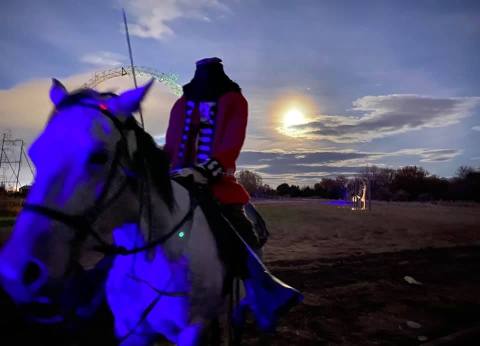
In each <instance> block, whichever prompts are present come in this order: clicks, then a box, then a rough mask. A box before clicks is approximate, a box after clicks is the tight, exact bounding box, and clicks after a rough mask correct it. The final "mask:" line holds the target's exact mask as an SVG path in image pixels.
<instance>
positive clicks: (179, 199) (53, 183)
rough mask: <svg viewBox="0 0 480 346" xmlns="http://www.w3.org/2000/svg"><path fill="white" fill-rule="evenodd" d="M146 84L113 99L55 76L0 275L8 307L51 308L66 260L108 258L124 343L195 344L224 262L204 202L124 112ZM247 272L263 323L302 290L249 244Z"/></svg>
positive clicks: (251, 303)
mask: <svg viewBox="0 0 480 346" xmlns="http://www.w3.org/2000/svg"><path fill="white" fill-rule="evenodd" d="M151 84H152V82H150V83H148V84H147V85H145V86H144V87H141V88H138V89H135V90H131V91H127V92H125V93H123V94H122V95H120V96H116V95H111V94H100V93H97V92H95V91H93V90H89V89H87V90H82V91H79V92H76V93H72V94H69V93H68V92H67V91H66V89H65V88H64V87H63V85H61V83H60V82H58V81H56V80H54V83H53V85H52V88H51V90H50V98H51V100H52V102H53V104H54V106H55V109H54V112H53V113H52V115H51V118H50V120H49V122H48V123H47V125H46V127H45V129H44V131H43V133H42V134H41V135H40V136H39V137H38V139H37V140H36V141H35V142H34V143H33V144H32V146H31V148H30V151H29V153H30V157H31V158H32V161H33V162H34V164H35V166H36V169H37V174H36V177H35V182H34V184H33V186H32V188H31V190H30V193H29V195H28V198H27V200H26V203H25V206H24V209H23V210H22V212H21V213H20V214H19V216H18V218H17V222H16V224H15V226H14V229H13V232H12V235H11V237H10V239H9V240H8V242H7V243H6V245H5V246H4V247H3V249H2V250H1V252H0V283H1V285H2V287H3V289H4V290H5V291H6V292H7V293H8V294H9V296H10V297H11V298H12V299H13V300H14V301H15V302H16V303H17V304H23V305H26V306H28V305H30V304H37V305H45V306H49V305H52V303H53V302H55V303H58V301H57V300H56V299H57V297H56V296H55V294H53V293H52V292H58V291H59V290H60V292H61V291H62V289H64V288H65V289H66V287H69V284H68V282H69V280H71V279H72V277H75V270H74V268H75V264H77V263H79V264H80V265H82V266H83V267H84V268H85V269H89V268H92V267H94V266H95V265H96V264H97V263H98V262H99V261H100V259H101V258H102V257H103V256H104V255H107V256H108V255H115V258H114V261H113V266H112V268H111V270H110V272H109V275H108V279H107V281H106V285H105V287H106V295H107V300H108V303H109V306H110V308H111V310H112V312H113V315H114V319H115V332H116V335H117V337H118V338H119V340H120V342H121V343H122V345H150V344H152V343H153V342H154V341H155V339H156V338H158V336H159V335H160V334H161V335H163V336H165V337H166V338H168V339H169V340H170V341H171V342H173V343H176V344H178V345H179V346H190V345H200V344H202V343H203V341H202V340H203V335H204V331H205V329H206V327H207V326H208V323H209V321H211V320H212V319H213V318H215V317H216V316H218V314H219V312H220V311H221V309H222V307H223V306H224V303H225V294H224V285H225V278H226V271H225V267H224V265H223V263H222V261H221V260H220V259H219V252H218V250H217V249H218V247H217V244H216V240H215V238H214V236H213V234H212V232H211V230H210V228H209V224H208V222H207V220H206V218H205V215H204V213H203V212H202V209H201V208H199V207H198V206H197V205H196V204H195V203H194V199H192V198H191V196H190V194H189V191H187V190H186V189H184V188H183V187H182V186H181V185H179V184H178V183H176V182H174V181H171V180H170V179H169V166H168V165H169V164H168V160H167V159H166V156H165V154H164V153H163V152H162V151H161V150H159V149H158V148H156V146H155V144H154V142H153V139H152V138H151V137H150V136H149V135H147V134H146V133H145V132H144V131H143V130H141V129H140V128H139V127H138V125H137V123H136V122H135V120H134V118H133V116H132V113H133V112H135V111H136V110H138V108H139V106H140V102H141V101H142V99H143V97H144V96H145V94H146V93H147V91H148V89H149V88H150V86H151ZM113 230H115V231H113ZM112 234H113V237H112ZM112 238H113V239H112ZM113 241H114V242H113ZM239 242H240V243H241V244H242V246H245V247H246V248H248V247H247V246H246V245H245V244H244V243H243V242H242V240H241V239H239ZM248 270H249V273H250V274H251V276H250V277H247V278H244V282H245V285H246V289H247V297H246V299H245V300H244V302H243V304H242V305H241V307H242V308H243V307H246V306H247V307H249V308H250V309H251V310H252V312H253V313H254V315H255V317H256V320H257V323H258V325H259V326H260V327H261V328H262V329H271V328H272V326H274V325H275V324H276V319H277V317H278V316H277V314H278V313H279V312H280V311H282V310H285V309H286V308H287V307H289V306H291V305H292V304H295V303H297V302H298V301H299V300H300V299H301V296H300V294H299V293H298V292H297V291H295V290H294V289H292V288H290V287H289V286H286V285H284V284H283V283H281V282H280V281H278V280H277V279H275V278H273V279H272V278H271V277H270V276H268V275H266V273H267V271H266V269H265V267H263V265H262V264H261V263H260V262H259V260H258V258H257V257H256V256H254V255H252V254H251V253H249V257H248ZM257 278H261V280H260V283H258V284H257V283H255V281H256V280H257ZM257 281H258V280H257ZM59 284H60V286H59ZM51 287H55V290H52V289H51ZM59 287H60V289H59ZM62 293H63V296H65V294H68V292H62ZM72 299H73V298H72ZM72 305H73V306H75V304H74V303H72ZM74 311H75V313H76V314H78V315H81V314H85V308H84V307H80V306H79V307H78V308H77V309H76V310H74ZM239 311H242V309H240V310H239ZM239 315H241V313H240V314H239ZM63 318H64V316H62V313H61V312H59V313H58V314H57V315H55V316H50V317H49V320H48V321H47V322H53V323H56V322H58V321H60V322H61V321H62V319H63ZM42 321H44V322H45V319H43V320H42Z"/></svg>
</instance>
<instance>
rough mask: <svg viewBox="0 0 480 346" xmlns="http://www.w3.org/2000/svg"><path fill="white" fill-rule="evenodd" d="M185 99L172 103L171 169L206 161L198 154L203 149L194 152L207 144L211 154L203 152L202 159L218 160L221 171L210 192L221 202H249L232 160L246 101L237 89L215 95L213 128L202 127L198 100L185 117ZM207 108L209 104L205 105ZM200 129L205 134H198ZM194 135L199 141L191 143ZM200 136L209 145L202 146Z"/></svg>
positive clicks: (243, 125) (168, 145)
mask: <svg viewBox="0 0 480 346" xmlns="http://www.w3.org/2000/svg"><path fill="white" fill-rule="evenodd" d="M188 102H190V101H187V99H186V96H185V95H184V96H182V97H181V98H180V99H179V100H177V102H175V105H174V106H173V109H172V111H171V115H170V122H169V125H168V130H167V136H166V144H165V150H166V151H167V152H168V153H169V154H170V157H171V160H172V166H173V168H174V169H179V168H184V167H189V166H194V165H196V164H201V163H204V162H205V161H204V160H202V158H200V157H199V156H200V155H202V153H204V152H203V151H202V152H201V153H200V154H199V155H195V151H196V150H197V151H198V149H200V148H202V147H203V146H208V147H209V148H210V149H211V150H210V152H209V154H210V155H208V153H204V155H206V156H205V157H203V158H206V157H208V158H209V159H213V160H216V161H218V164H219V166H220V167H221V170H222V173H223V174H221V176H220V177H219V179H218V180H216V181H214V182H213V183H212V186H211V188H212V191H213V194H214V195H215V197H217V199H218V200H219V201H220V203H223V204H246V203H247V202H248V201H249V195H248V193H247V191H245V189H244V188H243V187H242V186H241V185H240V184H238V183H237V181H236V179H235V176H234V173H235V169H236V165H235V161H236V160H237V158H238V155H239V154H240V150H241V148H242V145H243V142H244V140H245V132H246V127H247V116H248V104H247V100H246V99H245V98H244V97H243V95H242V94H241V93H240V92H236V91H228V92H226V93H225V94H223V95H221V96H220V97H219V98H218V104H217V112H216V119H215V124H213V125H214V126H212V129H210V128H205V129H203V128H202V126H203V127H205V126H208V125H209V124H208V123H207V124H204V123H202V121H201V119H202V115H201V114H200V113H201V112H200V109H201V107H202V106H203V105H202V104H201V103H199V104H197V105H195V106H194V108H193V112H192V114H191V116H190V117H188V119H186V117H187V113H186V111H185V110H186V109H187V103H188ZM205 103H207V102H205ZM206 107H208V104H206V105H205V108H206ZM205 118H206V117H205ZM190 119H191V120H190ZM186 120H187V121H188V123H189V124H190V126H189V129H188V130H187V131H185V128H186V127H188V125H187V122H186ZM209 120H210V119H209ZM210 121H211V120H210ZM185 132H188V133H185ZM202 132H203V133H204V135H205V137H201V136H198V134H199V133H202ZM192 133H197V136H191V135H190V134H192ZM184 135H187V136H188V138H187V140H183V136H184ZM209 135H210V136H209ZM195 137H197V138H196V140H197V141H198V142H197V143H198V144H196V143H194V142H195V139H193V138H195ZM202 138H204V139H205V140H206V141H211V142H210V143H212V144H211V146H209V145H208V144H206V145H203V143H201V142H200V140H201V139H202ZM182 149H184V150H182Z"/></svg>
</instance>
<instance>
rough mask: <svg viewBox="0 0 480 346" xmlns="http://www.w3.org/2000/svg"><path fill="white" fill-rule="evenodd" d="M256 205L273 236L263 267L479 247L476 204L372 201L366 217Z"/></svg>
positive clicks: (319, 207) (304, 206)
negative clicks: (285, 262) (281, 262)
mask: <svg viewBox="0 0 480 346" xmlns="http://www.w3.org/2000/svg"><path fill="white" fill-rule="evenodd" d="M256 205H257V207H258V209H259V210H260V212H261V214H262V215H263V216H264V217H265V219H266V221H267V224H268V226H269V229H270V231H271V234H272V235H271V239H270V241H269V242H268V244H267V246H266V249H265V259H266V261H267V262H268V261H275V260H286V259H289V260H297V259H310V258H316V259H318V258H328V257H338V256H350V255H362V254H369V253H380V252H394V251H400V250H408V249H421V248H427V247H449V246H457V245H475V244H480V205H474V204H471V205H458V206H457V205H433V204H421V203H388V202H374V203H373V206H372V211H370V212H368V211H352V210H351V209H349V208H345V207H336V206H332V205H327V204H325V201H324V200H291V201H281V202H276V201H261V202H260V201H259V202H258V203H257V204H256Z"/></svg>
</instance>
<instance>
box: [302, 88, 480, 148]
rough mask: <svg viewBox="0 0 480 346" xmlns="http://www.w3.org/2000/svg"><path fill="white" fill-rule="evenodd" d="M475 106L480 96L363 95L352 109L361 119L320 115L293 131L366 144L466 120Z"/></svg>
mask: <svg viewBox="0 0 480 346" xmlns="http://www.w3.org/2000/svg"><path fill="white" fill-rule="evenodd" d="M478 105H480V97H454V98H434V97H427V96H419V95H386V96H365V97H362V98H360V99H357V100H356V101H355V102H354V103H353V110H354V111H357V112H360V113H362V114H364V115H363V116H360V117H352V116H337V115H321V116H318V117H317V118H316V119H315V121H312V122H309V123H306V124H302V125H297V126H295V127H294V128H295V129H296V130H299V131H300V135H303V136H305V137H313V138H316V139H322V140H328V141H332V142H337V143H356V142H368V141H371V140H373V139H376V138H382V137H386V136H390V135H394V134H398V133H404V132H408V131H412V130H418V129H422V128H427V127H444V126H448V125H451V124H455V123H457V122H459V121H460V120H461V119H462V118H465V117H468V116H469V115H470V113H471V111H472V110H473V109H474V108H475V107H476V106H478Z"/></svg>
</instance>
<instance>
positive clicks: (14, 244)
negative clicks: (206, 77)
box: [0, 80, 152, 303]
mask: <svg viewBox="0 0 480 346" xmlns="http://www.w3.org/2000/svg"><path fill="white" fill-rule="evenodd" d="M151 84H152V83H151V82H150V83H148V84H147V85H145V86H144V87H140V88H138V89H134V90H130V91H127V92H125V93H123V94H121V95H120V96H116V95H113V94H101V93H98V92H96V91H94V90H90V89H87V90H82V91H78V92H75V93H72V94H69V93H68V92H67V90H66V89H65V88H64V86H63V85H62V84H61V83H60V82H58V81H56V80H54V81H53V85H52V87H51V90H50V98H51V100H52V102H53V104H54V111H53V113H52V115H51V117H50V119H49V121H48V123H47V125H46V127H45V129H44V131H43V132H42V133H41V135H40V136H39V137H38V138H37V139H36V140H35V142H34V143H33V144H32V145H31V147H30V149H29V154H30V157H31V159H32V161H33V163H34V164H35V167H36V176H35V181H34V184H33V186H32V188H31V190H30V192H29V195H28V197H27V199H26V201H25V206H24V209H23V210H22V212H21V213H20V214H19V215H18V217H17V221H16V224H15V226H14V229H13V231H12V234H11V236H10V239H9V240H8V242H7V243H6V245H5V246H4V247H3V248H2V250H1V251H0V283H1V284H2V286H3V288H4V289H5V290H6V291H7V293H8V294H9V295H10V296H11V297H12V298H13V299H14V300H15V301H16V302H17V303H32V302H38V301H42V299H43V300H45V297H43V295H44V291H45V289H46V287H49V283H52V282H64V281H63V280H64V279H65V278H66V277H67V276H68V275H69V274H70V273H71V272H72V271H73V265H72V263H75V260H78V257H79V254H80V252H83V250H84V249H85V247H86V244H88V242H90V243H91V245H92V246H93V245H97V246H98V245H102V244H103V243H108V242H109V240H110V235H109V234H108V233H106V231H110V230H111V229H113V228H114V227H116V226H118V225H120V224H122V223H124V222H126V221H129V220H130V219H134V218H136V217H138V208H139V206H138V203H137V204H136V201H137V199H136V198H132V194H135V193H136V192H135V191H134V190H135V185H136V184H135V183H132V178H131V177H132V176H133V175H135V168H134V161H135V159H134V157H133V156H134V155H133V150H134V149H132V146H135V143H136V141H135V140H133V139H130V138H129V137H130V135H131V132H133V131H131V129H130V128H131V127H133V126H138V125H136V123H135V122H134V119H133V117H132V112H135V111H136V110H138V108H139V106H140V102H141V101H142V99H143V97H144V96H145V94H146V93H147V91H148V89H149V88H150V86H151ZM27 102H28V101H27ZM133 137H135V136H133ZM133 180H134V179H133ZM127 201H128V203H126V202H127ZM102 232H103V233H102Z"/></svg>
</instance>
